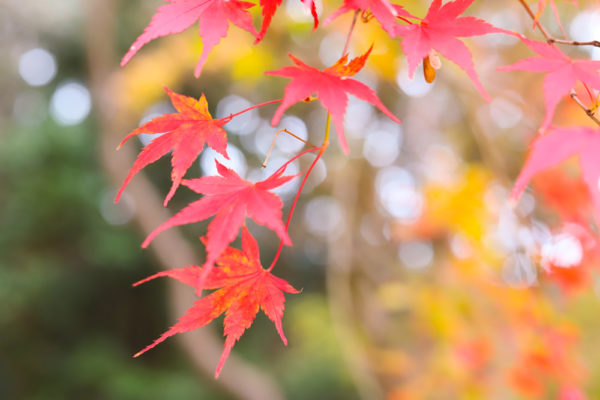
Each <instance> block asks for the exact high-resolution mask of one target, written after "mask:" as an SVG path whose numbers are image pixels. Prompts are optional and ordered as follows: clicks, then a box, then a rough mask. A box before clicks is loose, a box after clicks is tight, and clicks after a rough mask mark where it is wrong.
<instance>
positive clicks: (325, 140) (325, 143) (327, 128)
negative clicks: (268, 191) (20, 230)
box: [267, 113, 331, 272]
mask: <svg viewBox="0 0 600 400" xmlns="http://www.w3.org/2000/svg"><path fill="white" fill-rule="evenodd" d="M330 126H331V114H330V113H327V122H326V123H325V136H324V138H323V144H322V145H321V147H317V148H314V149H308V150H306V151H304V152H303V153H301V154H299V155H298V156H296V157H295V158H297V157H299V156H300V155H302V154H304V153H307V152H309V151H315V150H319V154H317V157H315V159H314V161H313V162H312V164H310V167H308V170H307V171H306V174H305V175H304V179H302V183H301V184H300V187H299V188H298V192H297V193H296V197H294V202H293V203H292V207H290V213H289V214H288V218H287V221H286V223H285V230H286V231H287V230H288V228H289V227H290V222H291V221H292V215H294V210H295V209H296V205H297V204H298V199H299V198H300V194H301V193H302V189H303V188H304V185H305V184H306V181H307V180H308V176H309V175H310V173H311V172H312V170H313V168H314V167H315V165H317V162H318V161H319V159H320V158H321V156H322V155H323V153H324V152H325V150H327V147H329V132H330ZM293 160H294V158H292V159H291V160H290V161H288V162H287V163H286V164H284V165H287V164H289V163H290V162H292V161H293ZM282 167H283V166H282ZM282 249H283V242H280V243H279V247H278V248H277V253H275V257H274V258H273V262H272V263H271V265H270V266H269V268H268V269H267V271H269V272H271V270H272V269H273V267H274V266H275V264H276V263H277V260H279V256H280V255H281V250H282Z"/></svg>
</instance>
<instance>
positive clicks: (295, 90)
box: [265, 47, 400, 154]
mask: <svg viewBox="0 0 600 400" xmlns="http://www.w3.org/2000/svg"><path fill="white" fill-rule="evenodd" d="M372 48H373V47H371V48H370V49H369V50H368V51H367V52H366V53H365V54H363V55H362V56H360V57H356V58H354V59H352V60H350V62H348V55H347V54H346V55H344V56H343V57H342V58H340V59H339V60H338V61H337V62H336V63H335V64H333V65H332V66H331V67H328V68H325V69H324V70H323V71H320V70H318V69H317V68H314V67H311V66H308V65H306V64H304V63H303V62H302V61H300V60H299V59H297V58H296V57H294V56H293V55H291V54H289V56H290V58H291V59H292V61H293V62H294V64H296V66H292V67H283V68H281V69H278V70H276V71H268V72H265V74H267V75H278V76H284V77H286V78H291V79H292V81H291V82H290V83H288V85H287V86H286V87H285V93H284V96H283V101H282V102H281V104H280V106H279V107H278V108H277V111H275V115H274V116H273V119H272V120H271V125H273V126H276V125H277V124H278V123H279V120H280V119H281V116H282V115H283V113H284V112H285V110H287V109H288V108H289V107H290V106H292V105H293V104H295V103H297V102H299V101H302V100H304V99H306V98H307V97H309V96H310V95H311V94H313V93H315V92H316V93H317V95H318V96H319V100H320V101H321V104H322V105H323V107H325V109H327V111H329V113H330V114H331V117H332V118H333V124H334V125H335V130H336V132H337V135H338V139H339V140H340V145H341V146H342V149H343V150H344V152H345V153H346V154H347V153H348V152H349V149H348V143H347V142H346V136H345V134H344V114H345V113H346V107H347V106H348V94H352V95H354V96H356V97H358V98H359V99H362V100H365V101H367V102H369V103H371V104H373V105H375V106H377V107H378V108H379V109H380V110H381V111H383V113H384V114H385V115H387V116H388V117H390V118H391V119H392V120H393V121H395V122H397V123H400V120H399V119H398V118H396V117H395V116H394V114H392V113H391V112H390V110H388V109H387V108H386V107H385V106H384V105H383V103H382V102H381V101H380V100H379V98H378V97H377V95H376V94H375V91H373V89H371V88H370V87H368V86H367V85H365V84H364V83H361V82H359V81H357V80H355V79H349V77H350V76H352V75H354V74H356V73H357V72H358V71H360V70H361V69H362V67H363V66H364V65H365V62H366V60H367V57H369V54H370V53H371V49H372ZM346 63H347V64H346Z"/></svg>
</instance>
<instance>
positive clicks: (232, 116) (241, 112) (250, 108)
mask: <svg viewBox="0 0 600 400" xmlns="http://www.w3.org/2000/svg"><path fill="white" fill-rule="evenodd" d="M282 100H283V99H277V100H271V101H267V102H265V103H260V104H256V105H254V106H252V107H248V108H246V109H244V110H242V111H239V112H236V113H235V114H229V116H227V117H224V118H221V121H225V120H227V121H225V122H223V124H226V123H228V122H229V121H231V120H232V119H233V118H235V117H237V116H238V115H241V114H243V113H245V112H248V111H251V110H254V109H255V108H258V107H262V106H268V105H269V104H274V103H279V102H280V101H282Z"/></svg>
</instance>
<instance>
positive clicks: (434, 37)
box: [395, 0, 512, 101]
mask: <svg viewBox="0 0 600 400" xmlns="http://www.w3.org/2000/svg"><path fill="white" fill-rule="evenodd" d="M471 3H473V0H455V1H451V2H448V3H446V4H444V5H442V0H433V2H432V3H431V6H430V7H429V11H428V12H427V15H426V16H425V18H424V19H423V20H422V21H421V22H420V23H419V24H410V25H397V26H396V28H395V36H401V37H403V40H402V49H403V51H404V54H405V55H406V61H407V63H408V75H409V77H411V78H412V76H413V75H414V73H415V69H416V68H417V66H418V65H419V63H420V62H421V61H422V60H423V59H425V58H426V57H427V56H428V55H429V54H430V51H431V50H432V49H433V50H436V51H438V52H439V53H440V54H442V55H443V56H444V57H446V58H447V59H449V60H450V61H452V62H454V63H455V64H456V65H458V66H459V67H460V68H462V69H463V70H464V71H465V72H466V73H467V75H468V76H469V78H470V79H471V80H472V81H473V83H474V84H475V87H476V88H477V90H479V92H480V93H481V95H482V96H483V97H484V98H485V99H486V100H488V101H489V100H490V96H489V95H488V94H487V92H486V91H485V89H484V88H483V85H482V84H481V82H480V81H479V78H478V77H477V72H475V66H474V64H473V58H472V56H471V52H470V51H469V49H468V48H467V46H465V44H464V43H463V42H461V41H460V40H458V39H457V37H470V36H480V35H485V34H488V33H507V34H512V33H511V32H508V31H505V30H504V29H500V28H496V27H495V26H493V25H491V24H488V23H487V22H485V21H483V20H481V19H478V18H475V17H460V18H459V17H458V16H459V15H460V14H462V13H463V12H464V11H465V10H466V9H467V8H468V7H469V6H470V5H471Z"/></svg>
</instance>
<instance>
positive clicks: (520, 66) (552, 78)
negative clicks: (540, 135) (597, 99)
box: [498, 38, 600, 130]
mask: <svg viewBox="0 0 600 400" xmlns="http://www.w3.org/2000/svg"><path fill="white" fill-rule="evenodd" d="M521 40H523V42H524V43H525V44H526V45H527V47H529V48H530V49H531V50H533V51H534V52H536V53H537V54H539V55H540V57H530V58H526V59H523V60H520V61H518V62H516V63H515V64H512V65H508V66H505V67H500V68H498V69H499V70H501V71H514V70H519V71H531V72H545V73H547V75H546V76H545V77H544V100H545V103H546V116H545V117H544V121H543V122H542V126H541V128H540V129H541V130H544V129H546V128H548V126H550V123H551V122H552V118H553V117H554V112H555V111H556V107H557V106H558V103H559V102H560V100H561V99H562V98H563V97H564V96H565V95H567V94H569V92H570V91H571V90H572V89H573V88H574V87H575V84H576V83H577V81H580V82H582V83H583V84H585V85H588V86H589V87H592V88H594V89H599V90H600V76H598V70H599V69H600V61H592V60H573V59H571V58H569V57H568V56H567V55H566V54H565V53H563V52H562V51H560V50H559V49H558V48H556V46H553V45H551V44H548V43H545V42H537V41H534V40H529V39H525V38H521Z"/></svg>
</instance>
